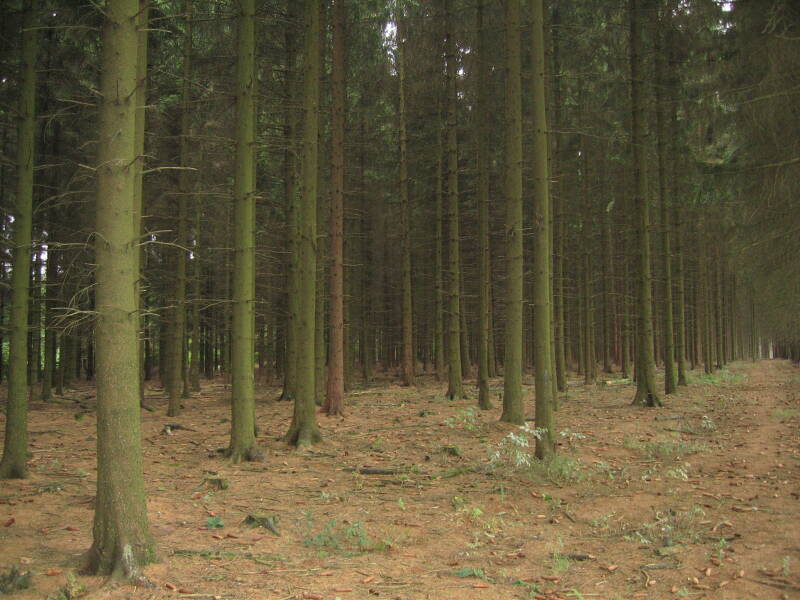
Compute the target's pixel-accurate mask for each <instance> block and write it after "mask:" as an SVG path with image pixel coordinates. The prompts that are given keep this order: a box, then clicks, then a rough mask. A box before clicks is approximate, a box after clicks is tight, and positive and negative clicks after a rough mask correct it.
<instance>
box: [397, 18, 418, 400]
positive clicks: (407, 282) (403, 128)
mask: <svg viewBox="0 0 800 600" xmlns="http://www.w3.org/2000/svg"><path fill="white" fill-rule="evenodd" d="M405 35H406V27H405V17H403V16H400V18H399V19H398V26H397V52H398V56H397V64H398V74H399V78H400V235H401V236H402V249H401V251H402V259H401V262H402V267H401V274H400V279H401V287H402V292H401V293H402V298H403V299H402V310H401V312H402V329H403V355H402V362H401V365H400V372H401V374H402V376H401V379H402V382H403V385H406V386H409V385H414V310H413V305H412V298H411V203H410V200H409V197H408V123H407V122H406V121H407V110H406V95H407V91H406V88H407V81H406V39H405Z"/></svg>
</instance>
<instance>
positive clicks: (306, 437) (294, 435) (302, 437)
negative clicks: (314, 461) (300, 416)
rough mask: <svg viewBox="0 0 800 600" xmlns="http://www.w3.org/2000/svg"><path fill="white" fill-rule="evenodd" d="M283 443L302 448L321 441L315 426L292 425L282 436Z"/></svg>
mask: <svg viewBox="0 0 800 600" xmlns="http://www.w3.org/2000/svg"><path fill="white" fill-rule="evenodd" d="M283 441H284V442H286V443H287V444H289V445H290V446H295V447H297V448H304V447H308V446H312V445H313V444H316V443H317V442H320V441H322V435H321V434H320V432H319V429H318V428H317V427H316V425H292V427H291V429H289V431H288V432H287V433H286V435H285V436H283Z"/></svg>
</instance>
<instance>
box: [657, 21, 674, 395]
mask: <svg viewBox="0 0 800 600" xmlns="http://www.w3.org/2000/svg"><path fill="white" fill-rule="evenodd" d="M667 25H668V24H665V23H661V22H660V21H656V28H654V29H655V30H654V31H653V36H654V38H655V41H656V45H655V55H656V57H655V62H656V85H655V90H656V149H657V153H658V196H659V207H660V209H661V253H662V254H661V269H662V271H663V276H664V284H663V285H664V293H663V315H662V318H663V321H662V326H663V329H664V336H663V337H664V340H663V344H664V345H663V348H664V393H665V394H672V393H673V392H674V391H675V390H676V389H677V388H678V373H677V371H676V368H675V334H674V319H673V307H672V244H671V240H670V236H671V235H672V232H671V230H670V223H669V213H670V211H669V203H670V202H674V198H668V197H667V195H668V190H669V186H668V185H667V156H666V154H667V139H666V136H667V134H666V126H665V122H664V119H665V113H666V111H667V107H666V101H665V98H664V91H663V88H664V83H665V76H664V60H665V59H664V48H663V44H662V43H661V42H662V36H663V33H662V31H661V28H662V27H664V26H667Z"/></svg>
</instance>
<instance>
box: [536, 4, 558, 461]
mask: <svg viewBox="0 0 800 600" xmlns="http://www.w3.org/2000/svg"><path fill="white" fill-rule="evenodd" d="M531 7H532V11H531V27H532V30H531V31H532V33H531V35H532V40H533V44H532V62H531V64H532V74H531V75H532V79H533V84H532V86H531V93H532V95H533V156H534V159H533V229H534V248H533V284H534V285H533V292H534V295H533V343H534V349H533V351H534V354H535V356H536V364H535V365H534V369H535V371H534V378H535V382H536V429H537V430H538V431H539V432H540V436H539V437H537V438H536V457H537V458H546V457H548V456H551V455H552V454H553V453H554V452H555V431H554V430H553V428H554V422H553V409H554V404H555V396H554V394H553V353H552V347H551V344H550V336H551V333H552V328H551V322H550V320H551V316H552V311H551V294H550V265H551V264H552V262H551V245H550V189H549V185H550V182H549V177H548V149H549V148H548V141H547V112H546V106H545V99H546V97H547V94H546V89H545V85H546V84H545V81H546V79H545V54H544V7H543V1H542V0H532V3H531Z"/></svg>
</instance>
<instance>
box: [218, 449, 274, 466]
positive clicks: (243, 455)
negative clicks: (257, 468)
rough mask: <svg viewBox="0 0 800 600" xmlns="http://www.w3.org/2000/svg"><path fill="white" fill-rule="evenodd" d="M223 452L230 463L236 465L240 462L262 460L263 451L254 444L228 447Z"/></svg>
mask: <svg viewBox="0 0 800 600" xmlns="http://www.w3.org/2000/svg"><path fill="white" fill-rule="evenodd" d="M223 454H224V455H225V457H227V458H228V459H230V461H231V464H234V465H238V464H240V463H242V462H261V461H263V460H264V453H263V452H262V451H261V450H260V449H259V448H258V446H255V445H253V446H250V447H249V448H244V449H236V450H234V449H233V448H228V449H226V450H225V452H223Z"/></svg>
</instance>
